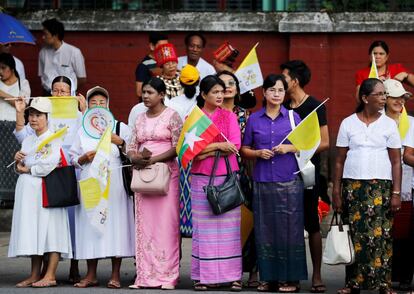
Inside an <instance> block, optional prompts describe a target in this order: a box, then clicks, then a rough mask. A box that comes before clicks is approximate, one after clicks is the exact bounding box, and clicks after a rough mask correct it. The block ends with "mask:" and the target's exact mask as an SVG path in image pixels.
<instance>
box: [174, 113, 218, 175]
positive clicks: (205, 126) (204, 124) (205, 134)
mask: <svg viewBox="0 0 414 294" xmlns="http://www.w3.org/2000/svg"><path fill="white" fill-rule="evenodd" d="M218 134H220V131H219V129H217V127H216V125H215V124H213V122H212V121H211V120H210V119H209V118H208V117H207V116H206V115H205V114H204V112H203V111H202V110H201V109H200V108H198V107H197V106H195V107H194V109H193V111H191V113H190V115H189V116H188V118H187V119H186V120H185V122H184V125H183V129H182V131H181V134H180V138H179V139H178V144H177V147H176V150H177V155H178V159H179V160H180V161H181V164H182V166H183V167H184V168H187V165H188V163H189V162H190V161H191V160H192V159H193V158H194V157H196V156H197V154H198V153H200V152H201V151H202V150H203V149H204V148H206V146H207V145H208V144H210V143H211V142H212V141H213V139H214V138H215V137H216V136H217V135H218Z"/></svg>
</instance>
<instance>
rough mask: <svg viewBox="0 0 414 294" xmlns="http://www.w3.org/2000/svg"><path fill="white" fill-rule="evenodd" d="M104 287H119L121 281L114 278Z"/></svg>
mask: <svg viewBox="0 0 414 294" xmlns="http://www.w3.org/2000/svg"><path fill="white" fill-rule="evenodd" d="M106 288H109V289H121V283H120V282H119V281H116V280H109V282H108V284H106Z"/></svg>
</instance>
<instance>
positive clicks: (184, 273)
mask: <svg viewBox="0 0 414 294" xmlns="http://www.w3.org/2000/svg"><path fill="white" fill-rule="evenodd" d="M9 235H10V233H8V232H0V293H58V294H66V293H76V294H83V293H132V291H135V292H137V293H152V294H156V293H161V292H163V291H165V290H159V289H155V290H152V289H151V290H150V289H140V290H130V289H128V288H127V286H128V285H130V284H132V282H133V278H134V273H135V268H134V261H133V259H132V258H129V259H124V261H123V264H122V268H121V283H122V285H123V289H121V290H112V289H107V288H105V285H106V283H107V281H108V279H109V278H110V271H111V263H110V260H101V261H99V265H98V279H99V283H100V285H101V286H99V287H96V288H87V289H78V288H74V287H73V286H72V285H71V284H68V283H67V282H66V281H67V277H68V272H69V261H67V260H64V261H62V262H60V263H59V268H58V272H57V279H58V282H59V286H58V287H55V288H49V289H33V288H26V289H17V288H15V286H14V285H15V284H16V283H18V282H19V281H21V280H23V279H24V278H26V277H27V275H28V274H29V271H30V260H29V259H28V258H7V250H8V243H9ZM190 256H191V239H183V259H182V261H181V270H180V271H181V273H180V274H181V281H180V284H179V285H178V287H177V289H176V290H174V291H173V293H174V292H179V293H194V291H193V290H192V287H191V286H192V282H191V279H190ZM307 259H308V269H309V273H311V268H310V267H309V266H310V265H311V262H310V254H309V252H307ZM80 270H81V275H82V274H85V271H86V263H85V262H84V261H81V262H80ZM322 275H323V278H324V282H325V284H326V286H327V293H336V290H337V289H338V288H341V287H342V286H343V281H344V276H345V274H344V267H343V266H327V265H323V266H322ZM245 279H247V276H245ZM310 286H311V283H310V281H309V280H308V281H303V282H302V283H301V288H302V290H301V293H309V290H310ZM214 292H223V293H224V292H227V289H226V288H222V289H220V290H218V291H214ZM243 292H244V293H246V292H247V293H256V290H255V289H246V288H245V289H243ZM364 293H377V292H374V291H370V292H368V291H367V292H364ZM400 293H403V292H400Z"/></svg>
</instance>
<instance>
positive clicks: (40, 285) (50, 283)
mask: <svg viewBox="0 0 414 294" xmlns="http://www.w3.org/2000/svg"><path fill="white" fill-rule="evenodd" d="M56 286H57V282H56V280H53V281H45V280H40V281H37V282H36V283H33V284H32V288H49V287H56Z"/></svg>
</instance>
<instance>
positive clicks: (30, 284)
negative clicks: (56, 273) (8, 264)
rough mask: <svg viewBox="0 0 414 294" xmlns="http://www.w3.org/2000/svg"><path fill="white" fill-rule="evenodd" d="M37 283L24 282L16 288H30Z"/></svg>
mask: <svg viewBox="0 0 414 294" xmlns="http://www.w3.org/2000/svg"><path fill="white" fill-rule="evenodd" d="M36 282H37V281H29V280H24V281H22V282H20V283H17V284H16V288H28V287H31V286H32V284H33V283H36Z"/></svg>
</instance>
